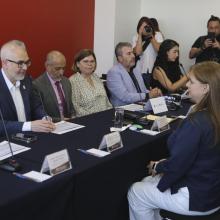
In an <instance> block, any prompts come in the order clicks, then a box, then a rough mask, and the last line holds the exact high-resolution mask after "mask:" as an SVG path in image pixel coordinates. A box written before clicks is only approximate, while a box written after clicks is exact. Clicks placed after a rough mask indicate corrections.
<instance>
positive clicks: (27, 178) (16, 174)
mask: <svg viewBox="0 0 220 220" xmlns="http://www.w3.org/2000/svg"><path fill="white" fill-rule="evenodd" d="M13 175H15V176H17V177H18V178H21V179H26V180H31V181H34V180H33V179H31V178H29V177H27V176H24V175H23V174H21V173H16V172H14V173H13ZM34 182H35V181H34Z"/></svg>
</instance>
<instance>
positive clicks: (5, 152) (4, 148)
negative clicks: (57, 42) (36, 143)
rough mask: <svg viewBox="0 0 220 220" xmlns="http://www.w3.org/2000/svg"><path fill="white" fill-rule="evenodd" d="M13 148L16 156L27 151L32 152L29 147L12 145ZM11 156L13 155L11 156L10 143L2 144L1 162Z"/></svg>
mask: <svg viewBox="0 0 220 220" xmlns="http://www.w3.org/2000/svg"><path fill="white" fill-rule="evenodd" d="M11 148H12V151H13V154H14V155H15V154H19V153H21V152H24V151H27V150H30V148H29V147H25V146H22V145H19V144H14V143H11ZM11 156H12V155H11V150H10V147H9V144H8V141H2V142H1V143H0V160H4V159H6V158H8V157H11Z"/></svg>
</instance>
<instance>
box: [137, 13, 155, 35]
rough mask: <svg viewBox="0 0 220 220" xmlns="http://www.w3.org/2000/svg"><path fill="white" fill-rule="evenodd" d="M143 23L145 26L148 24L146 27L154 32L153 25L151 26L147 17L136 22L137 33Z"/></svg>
mask: <svg viewBox="0 0 220 220" xmlns="http://www.w3.org/2000/svg"><path fill="white" fill-rule="evenodd" d="M144 22H145V23H146V24H148V25H149V26H150V27H151V28H152V29H153V31H154V27H153V24H152V22H151V20H150V18H148V17H141V18H140V20H139V21H138V24H137V33H138V31H139V29H140V27H141V25H142V24H143V23H144Z"/></svg>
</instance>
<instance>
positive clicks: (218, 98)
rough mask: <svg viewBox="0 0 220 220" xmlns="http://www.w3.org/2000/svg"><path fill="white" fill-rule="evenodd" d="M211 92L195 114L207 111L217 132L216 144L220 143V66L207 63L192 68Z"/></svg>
mask: <svg viewBox="0 0 220 220" xmlns="http://www.w3.org/2000/svg"><path fill="white" fill-rule="evenodd" d="M190 72H191V73H192V74H193V75H194V76H195V78H196V79H197V80H198V81H200V82H201V83H203V84H208V85H209V91H208V93H207V94H205V96H204V97H203V98H202V100H201V101H200V102H199V103H198V104H197V105H196V106H195V108H194V112H197V111H201V110H204V109H206V110H207V113H208V114H209V116H210V118H211V121H212V124H213V126H214V130H215V144H217V143H219V142H220V64H218V63H216V62H213V61H207V62H202V63H198V64H196V65H194V66H192V68H191V71H190Z"/></svg>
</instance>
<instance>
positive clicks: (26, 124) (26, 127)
mask: <svg viewBox="0 0 220 220" xmlns="http://www.w3.org/2000/svg"><path fill="white" fill-rule="evenodd" d="M22 131H31V121H28V122H24V124H23V127H22Z"/></svg>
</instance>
